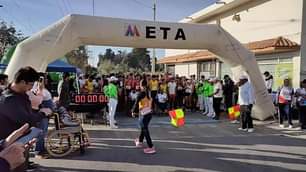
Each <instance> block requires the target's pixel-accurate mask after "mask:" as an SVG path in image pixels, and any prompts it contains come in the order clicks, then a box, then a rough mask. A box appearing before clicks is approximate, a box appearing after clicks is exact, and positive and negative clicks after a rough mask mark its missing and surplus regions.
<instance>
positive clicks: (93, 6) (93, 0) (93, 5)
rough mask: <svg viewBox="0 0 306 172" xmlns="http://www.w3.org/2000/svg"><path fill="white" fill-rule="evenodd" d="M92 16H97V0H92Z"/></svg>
mask: <svg viewBox="0 0 306 172" xmlns="http://www.w3.org/2000/svg"><path fill="white" fill-rule="evenodd" d="M92 16H95V0H92Z"/></svg>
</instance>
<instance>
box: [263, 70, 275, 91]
mask: <svg viewBox="0 0 306 172" xmlns="http://www.w3.org/2000/svg"><path fill="white" fill-rule="evenodd" d="M264 75H265V83H266V87H267V89H268V93H272V87H273V76H272V75H271V74H270V73H269V72H268V71H265V73H264Z"/></svg>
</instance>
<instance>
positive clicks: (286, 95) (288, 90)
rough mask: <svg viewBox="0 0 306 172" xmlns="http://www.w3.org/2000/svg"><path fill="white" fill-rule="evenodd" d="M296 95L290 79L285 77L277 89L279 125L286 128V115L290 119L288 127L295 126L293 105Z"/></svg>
mask: <svg viewBox="0 0 306 172" xmlns="http://www.w3.org/2000/svg"><path fill="white" fill-rule="evenodd" d="M293 96H294V89H293V88H292V87H291V86H290V79H289V78H287V77H286V78H285V79H284V84H283V85H282V86H281V87H280V88H278V90H277V97H278V98H277V104H278V110H279V127H280V128H284V127H285V125H284V124H283V121H284V116H287V119H288V124H289V127H288V128H293V124H292V114H291V106H292V100H293Z"/></svg>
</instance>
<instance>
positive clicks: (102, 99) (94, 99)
mask: <svg viewBox="0 0 306 172" xmlns="http://www.w3.org/2000/svg"><path fill="white" fill-rule="evenodd" d="M107 102H108V100H107V97H106V96H105V95H103V94H75V95H73V96H72V103H76V104H105V103H107Z"/></svg>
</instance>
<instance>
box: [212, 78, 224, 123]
mask: <svg viewBox="0 0 306 172" xmlns="http://www.w3.org/2000/svg"><path fill="white" fill-rule="evenodd" d="M222 99H223V86H222V83H221V80H219V79H218V78H215V80H214V96H213V107H214V111H215V113H216V116H215V117H214V119H215V120H219V118H220V113H221V110H220V106H221V101H222Z"/></svg>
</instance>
